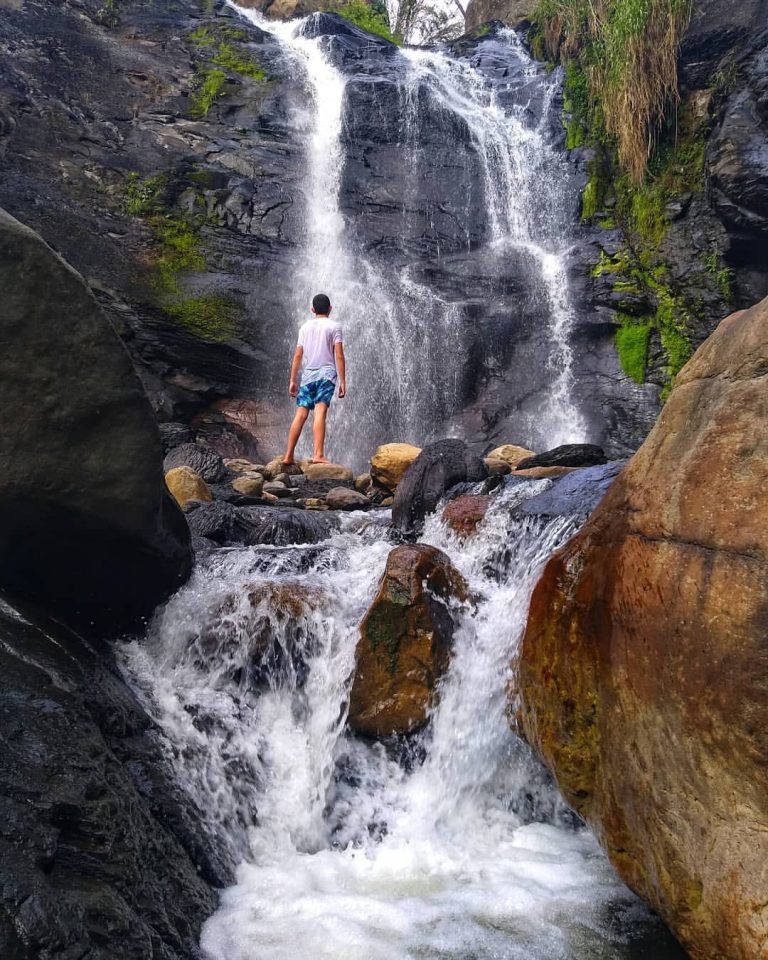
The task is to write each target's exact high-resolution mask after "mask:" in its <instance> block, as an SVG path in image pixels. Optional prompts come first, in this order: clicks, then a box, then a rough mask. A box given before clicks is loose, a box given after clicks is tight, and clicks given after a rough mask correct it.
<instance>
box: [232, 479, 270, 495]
mask: <svg viewBox="0 0 768 960" xmlns="http://www.w3.org/2000/svg"><path fill="white" fill-rule="evenodd" d="M263 488H264V478H263V477H262V476H261V475H260V474H258V473H256V474H253V475H252V476H249V475H244V476H241V477H238V478H237V479H236V480H233V481H232V489H233V490H236V491H237V492H238V493H242V494H244V495H245V496H246V497H260V496H261V493H262V490H263Z"/></svg>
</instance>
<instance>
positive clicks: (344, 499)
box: [325, 487, 371, 510]
mask: <svg viewBox="0 0 768 960" xmlns="http://www.w3.org/2000/svg"><path fill="white" fill-rule="evenodd" d="M325 502H326V503H327V504H328V506H329V507H330V508H331V510H365V509H367V508H368V507H370V506H371V501H370V500H369V499H368V497H366V496H365V494H362V493H358V491H357V490H350V489H349V487H334V488H333V489H332V490H329V491H328V493H327V494H326V497H325Z"/></svg>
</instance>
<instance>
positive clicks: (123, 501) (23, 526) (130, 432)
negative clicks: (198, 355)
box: [0, 210, 192, 632]
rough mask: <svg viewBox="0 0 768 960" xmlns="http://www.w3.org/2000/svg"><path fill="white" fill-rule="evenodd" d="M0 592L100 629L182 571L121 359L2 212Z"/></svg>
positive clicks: (68, 275) (98, 314)
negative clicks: (3, 591) (29, 600)
mask: <svg viewBox="0 0 768 960" xmlns="http://www.w3.org/2000/svg"><path fill="white" fill-rule="evenodd" d="M0 343H1V344H2V349H0V409H2V411H3V427H2V430H0V464H2V469H0V587H2V588H4V589H6V590H7V591H8V592H9V593H10V594H12V595H15V596H19V597H24V598H28V599H32V600H34V601H35V602H36V603H38V604H40V605H41V606H42V607H43V608H45V609H46V610H48V611H50V612H53V613H55V614H56V615H57V616H60V617H62V618H64V619H66V620H69V621H71V622H77V623H78V624H80V625H86V626H89V627H90V626H91V625H95V626H96V628H97V629H99V631H100V632H103V631H104V630H118V629H120V627H121V626H122V625H124V624H127V623H129V622H133V621H134V620H136V619H137V618H139V617H141V616H144V615H146V614H149V613H151V611H152V609H153V607H154V606H155V605H156V604H157V603H158V602H159V601H161V600H163V599H164V598H165V597H167V596H168V594H169V593H170V592H171V591H173V590H175V589H176V588H177V587H178V586H179V585H180V584H181V583H182V582H183V581H184V579H185V578H186V577H187V576H188V574H189V570H190V567H191V562H192V553H191V548H190V541H189V530H188V529H187V524H186V522H185V520H184V517H183V515H182V513H181V511H180V510H179V508H178V506H177V505H176V503H175V502H174V501H173V499H172V498H171V495H170V494H169V493H168V491H167V490H166V487H165V483H164V482H163V472H162V456H161V445H160V437H159V434H158V431H157V427H156V426H155V422H154V418H153V416H152V410H151V408H150V405H149V402H148V400H147V398H146V397H145V395H144V391H143V389H142V386H141V384H140V382H139V379H138V377H137V376H136V374H135V372H134V369H133V367H132V365H131V361H130V359H129V357H128V354H127V353H126V351H125V349H124V347H123V345H122V344H121V342H120V339H119V338H118V336H117V334H116V333H115V331H114V330H113V329H112V327H111V326H110V324H109V323H108V321H107V319H106V318H105V316H104V314H103V313H102V311H101V309H100V307H99V305H98V304H97V303H96V300H95V299H94V297H93V295H92V294H91V292H90V290H89V289H88V287H87V285H86V284H85V282H84V280H83V279H82V277H80V276H79V274H77V273H75V271H74V270H73V269H72V268H71V267H70V266H68V264H66V263H65V262H64V261H63V260H62V259H61V257H59V256H58V255H57V254H56V253H54V251H53V250H51V248H50V247H48V246H47V245H46V244H45V243H44V242H43V240H42V239H41V238H40V237H39V236H38V235H37V234H36V233H34V232H33V231H32V230H29V229H28V228H27V227H25V226H23V225H22V224H21V223H19V222H18V220H15V219H14V218H13V217H11V216H9V215H8V214H7V213H5V212H4V211H1V210H0Z"/></svg>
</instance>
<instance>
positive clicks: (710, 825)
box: [518, 300, 768, 960]
mask: <svg viewBox="0 0 768 960" xmlns="http://www.w3.org/2000/svg"><path fill="white" fill-rule="evenodd" d="M518 680H519V685H520V690H521V693H522V698H523V706H522V708H521V711H520V720H521V722H522V727H523V730H524V732H525V735H526V737H527V738H528V740H529V741H530V742H531V743H532V744H534V745H535V746H536V747H537V748H538V750H539V751H540V752H541V754H542V755H543V757H544V758H545V760H546V762H547V763H548V764H549V766H550V767H551V769H552V770H553V771H554V773H555V776H556V778H557V781H558V783H559V785H560V787H561V789H562V791H563V793H564V795H565V796H566V798H567V799H568V801H569V802H570V803H571V804H573V806H574V807H575V808H576V809H577V810H578V811H579V812H580V813H581V814H582V815H583V816H584V817H585V818H586V819H587V820H588V821H589V823H590V824H591V825H592V826H593V827H594V829H595V831H596V833H597V835H598V837H599V838H600V840H601V842H602V843H603V845H604V846H605V847H606V849H607V850H608V853H609V855H610V857H611V860H612V861H613V863H614V864H615V865H616V867H617V869H618V870H619V873H620V874H621V876H622V877H623V878H624V879H625V880H626V881H627V883H629V885H630V886H631V887H633V888H634V889H635V890H636V891H637V892H638V893H640V894H641V895H642V896H643V897H645V899H646V900H648V901H649V902H650V903H651V904H652V905H653V906H654V907H655V908H656V909H657V910H658V912H659V913H660V914H661V916H662V917H664V919H665V920H666V921H667V922H668V923H669V925H670V926H671V928H672V929H673V931H674V932H675V933H676V935H677V936H678V937H679V939H680V940H681V942H682V943H683V944H684V945H685V946H686V947H687V949H688V950H689V952H690V954H691V957H692V958H695V960H756V958H765V957H768V300H766V301H764V302H763V303H762V304H759V305H758V306H756V307H754V308H752V310H749V311H746V312H743V313H739V314H734V315H733V316H731V317H729V318H728V319H727V320H725V321H724V322H723V323H722V324H721V325H720V327H719V328H718V329H717V331H716V332H715V333H714V334H713V336H712V337H710V339H709V340H708V341H707V342H706V343H705V344H704V345H703V346H702V347H701V349H700V350H699V351H698V352H697V353H696V355H695V357H694V358H693V359H692V360H691V361H690V363H689V364H688V365H687V366H686V368H685V369H684V370H683V372H682V373H681V374H680V376H679V377H678V381H677V385H676V386H675V389H674V390H673V392H672V395H671V396H670V399H669V400H668V402H667V404H666V406H665V408H664V410H663V412H662V414H661V416H660V418H659V421H658V423H657V424H656V426H655V427H654V429H653V431H652V432H651V434H650V436H649V437H648V439H647V441H646V442H645V444H644V445H643V446H642V447H641V449H640V450H639V451H638V453H637V454H636V455H635V457H634V458H633V459H632V461H631V463H630V464H629V466H628V467H627V469H626V470H625V471H624V473H623V474H622V475H621V476H620V477H619V478H618V479H617V480H616V482H615V484H614V485H613V487H612V488H611V489H610V491H609V492H608V494H607V495H606V497H605V499H604V500H603V502H602V503H601V505H600V506H599V508H598V509H597V511H596V512H595V514H594V515H593V517H592V518H591V520H590V522H589V523H588V524H587V526H586V527H585V528H584V529H583V530H582V532H581V533H580V534H579V535H577V536H576V537H575V538H574V539H573V540H572V541H571V542H570V543H569V544H568V545H567V546H566V547H565V548H564V549H563V550H561V551H560V552H559V553H558V554H556V555H555V557H553V559H552V560H551V561H550V563H549V564H548V565H547V567H546V569H545V571H544V575H543V577H542V579H541V581H540V582H539V584H538V585H537V587H536V590H535V592H534V595H533V599H532V603H531V612H530V617H529V622H528V628H527V631H526V634H525V638H524V641H523V646H522V654H521V662H520V669H519V678H518Z"/></svg>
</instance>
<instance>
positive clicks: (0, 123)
mask: <svg viewBox="0 0 768 960" xmlns="http://www.w3.org/2000/svg"><path fill="white" fill-rule="evenodd" d="M113 13H114V15H112V14H109V10H107V8H106V7H105V4H103V3H101V0H83V2H81V3H78V4H77V5H76V6H73V5H69V4H54V5H53V6H51V4H49V3H47V2H44V0H25V3H24V4H23V5H19V6H18V8H17V9H10V10H9V9H7V7H6V8H5V9H3V12H2V17H0V61H1V62H2V65H3V72H4V77H5V80H4V82H3V84H2V85H0V155H2V157H3V161H4V175H3V178H2V183H0V205H3V206H5V207H6V209H8V210H9V211H10V212H11V213H13V214H14V215H15V216H18V217H19V218H20V219H21V220H23V221H24V222H25V223H28V224H30V225H31V226H33V227H34V228H35V229H37V230H38V231H39V232H40V233H41V234H42V235H43V237H44V238H45V239H46V240H47V241H48V242H50V243H51V244H52V245H53V246H54V247H55V248H56V249H57V250H59V251H60V252H61V253H62V254H63V255H64V256H65V257H66V258H67V259H68V260H69V262H71V263H72V264H73V265H74V266H75V268H76V269H78V270H80V272H81V273H83V275H84V276H86V277H87V278H88V280H89V282H91V283H92V284H93V286H94V288H95V289H96V292H97V296H98V298H99V300H100V301H101V302H102V304H103V305H104V307H105V308H106V309H107V310H108V311H109V312H110V314H111V316H112V317H113V319H114V320H115V322H116V325H117V326H118V327H119V329H120V331H121V333H122V336H123V338H124V340H125V341H126V343H127V345H128V347H129V349H130V351H131V353H132V356H133V357H134V359H135V360H136V362H137V363H138V365H139V368H140V370H141V373H142V377H143V379H144V383H145V387H146V388H147V390H148V392H149V394H150V397H151V399H152V402H153V405H154V406H155V409H156V410H157V411H158V413H159V414H160V416H161V418H162V419H168V420H182V421H184V422H187V423H188V422H189V420H190V418H192V417H193V416H194V415H196V414H200V413H202V412H204V411H207V410H210V409H211V406H212V404H215V403H216V402H217V401H219V400H227V401H230V402H232V403H235V404H237V403H238V401H241V400H242V399H243V398H246V399H250V400H254V399H255V400H263V399H264V398H266V397H269V396H271V395H272V394H273V392H274V393H276V387H275V380H276V379H277V372H278V371H279V372H280V386H281V388H282V386H283V384H282V380H283V370H282V367H283V365H284V363H285V359H284V358H285V356H286V353H287V351H288V349H289V341H290V338H291V333H292V330H291V331H289V330H288V329H287V328H286V327H285V320H284V316H283V314H282V312H281V311H282V310H283V307H282V306H281V304H282V303H283V301H284V292H285V287H284V278H285V277H286V276H288V275H290V273H291V270H292V264H293V255H294V250H295V246H296V244H297V243H298V242H299V238H300V235H301V230H302V219H301V214H300V212H299V209H298V206H299V204H298V203H297V202H295V201H297V200H298V197H299V194H300V188H299V186H298V181H299V180H300V178H301V176H302V175H303V169H302V163H301V158H300V156H299V154H300V146H299V144H298V143H297V142H296V140H297V138H296V131H295V126H294V124H293V121H292V119H291V104H292V102H293V101H294V99H296V100H301V99H302V98H303V96H304V92H303V90H302V87H301V81H300V79H299V78H297V77H295V76H294V75H292V74H291V67H290V65H289V64H287V63H285V62H284V61H283V59H282V58H281V57H280V56H279V51H278V50H277V44H276V43H275V42H274V41H273V40H272V39H271V38H270V37H269V35H267V34H265V33H263V32H262V31H260V30H258V29H257V28H256V27H254V26H252V25H250V24H241V23H240V22H239V21H238V19H237V18H236V17H235V15H234V14H233V13H232V11H230V10H228V9H227V8H225V7H224V6H223V5H219V9H218V11H216V12H214V13H212V14H206V12H205V5H204V4H201V3H199V2H197V0H179V2H178V3H174V4H173V5H172V6H168V5H167V4H158V3H156V4H147V3H143V2H140V0H121V2H120V3H119V10H117V9H116V10H114V12H113ZM41 22H44V23H45V37H44V38H43V37H42V36H41V34H40V30H39V25H40V23H41ZM212 25H213V26H212ZM201 28H203V29H217V30H218V29H220V28H221V29H227V28H229V29H238V30H247V37H248V42H243V43H242V44H241V41H240V40H237V41H233V42H235V45H236V46H237V50H238V53H239V54H242V56H245V57H248V58H251V59H252V60H253V61H254V62H256V63H258V64H259V65H260V66H261V67H262V68H263V69H264V71H265V73H266V74H267V75H268V76H269V78H270V81H269V83H262V82H260V81H258V80H253V79H249V78H247V77H243V76H241V75H239V74H237V73H236V72H235V73H229V74H228V82H227V84H226V86H225V88H224V90H223V92H222V95H221V96H220V97H219V98H218V99H217V100H216V102H215V103H214V104H213V105H212V106H211V108H210V110H209V111H208V112H207V114H206V115H205V116H203V117H201V116H197V115H196V110H195V107H194V103H195V100H194V97H195V89H196V85H197V83H198V80H199V78H200V75H201V71H202V72H203V73H204V72H205V70H209V69H211V66H212V65H211V64H210V63H209V60H208V58H209V57H210V56H211V55H212V48H211V47H210V45H209V46H206V45H205V44H204V43H197V42H196V41H195V40H194V32H195V31H196V30H198V29H201ZM238 36H240V35H239V34H238ZM203 39H205V37H203ZM52 127H55V129H56V130H57V136H56V138H55V141H54V140H53V139H52V138H51V137H50V136H49V132H50V129H51V128H52ZM84 144H87V148H86V147H84V146H83V145H84ZM153 178H154V179H153ZM157 178H160V180H158V179H157ZM147 183H149V184H150V186H149V187H148V188H145V186H144V185H145V184H147ZM153 183H155V184H160V187H158V188H157V189H155V188H153V187H152V184H153ZM142 191H144V192H142ZM153 191H154V192H153ZM142 197H143V198H144V200H142ZM147 198H149V206H146V205H145V206H144V207H142V203H143V202H144V201H146V200H147ZM155 216H159V217H160V218H163V217H167V216H171V217H174V218H178V217H184V216H186V217H188V218H189V219H190V220H191V221H192V222H195V221H196V222H197V223H198V226H199V227H200V229H199V230H197V229H196V233H197V236H198V238H199V252H200V255H201V257H202V260H204V261H205V267H204V268H203V269H202V270H200V269H199V261H198V266H197V267H195V269H193V270H191V271H188V272H182V275H181V276H180V278H179V283H180V287H181V297H182V300H183V301H184V302H187V303H191V304H192V306H191V307H187V314H186V320H185V315H184V314H182V315H181V319H179V317H176V316H173V315H171V314H169V313H168V312H167V311H166V310H165V309H164V306H165V299H164V296H163V295H161V294H159V293H158V290H157V280H158V266H157V265H158V259H159V258H160V257H161V256H162V254H163V250H164V246H163V241H162V237H161V236H160V235H159V234H160V232H161V231H159V230H158V229H157V228H156V227H155V226H153V224H152V220H153V217H155ZM165 252H166V253H167V250H166V251H165ZM200 298H203V300H206V299H207V302H208V303H209V305H212V306H210V308H209V312H208V316H209V318H210V316H211V315H213V321H212V322H211V323H208V322H206V321H205V313H203V315H202V321H203V322H202V323H201V316H199V315H196V314H195V310H194V304H195V302H196V301H199V300H200ZM222 302H223V303H225V305H226V310H225V311H224V313H222V312H221V311H218V313H217V310H216V309H214V308H215V307H216V304H221V303H222ZM278 361H279V362H278ZM273 372H274V379H273ZM273 387H275V390H274V391H273ZM213 412H214V415H217V416H218V422H217V423H216V424H214V426H215V427H217V428H218V432H219V434H222V433H225V434H227V436H225V437H224V442H223V444H222V450H223V452H225V453H231V452H232V446H231V444H229V443H228V439H227V437H228V436H231V435H232V434H235V435H237V437H238V438H239V439H240V440H243V439H244V434H248V433H249V432H250V426H249V425H247V424H246V425H245V426H243V425H242V424H238V423H234V424H233V423H232V418H231V417H230V423H229V424H227V423H226V422H223V421H225V420H226V417H222V415H221V414H222V411H221V410H214V411H213ZM267 412H268V411H267ZM227 427H228V428H229V429H228V431H227V430H226V429H223V428H227ZM207 429H208V431H209V433H210V432H212V430H211V428H210V427H207ZM259 435H260V436H261V437H263V436H264V431H263V430H262V429H261V425H260V427H259ZM245 439H246V441H247V436H246V437H245ZM246 446H247V443H246ZM248 452H252V451H248Z"/></svg>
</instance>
